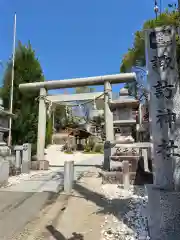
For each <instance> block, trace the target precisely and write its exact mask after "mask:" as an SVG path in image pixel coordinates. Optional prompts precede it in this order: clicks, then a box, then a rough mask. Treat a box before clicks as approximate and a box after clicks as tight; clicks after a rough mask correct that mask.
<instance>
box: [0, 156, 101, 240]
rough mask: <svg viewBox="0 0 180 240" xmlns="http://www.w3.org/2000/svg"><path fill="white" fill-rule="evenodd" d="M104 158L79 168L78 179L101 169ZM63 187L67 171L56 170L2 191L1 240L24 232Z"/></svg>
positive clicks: (0, 205) (0, 195) (76, 173)
mask: <svg viewBox="0 0 180 240" xmlns="http://www.w3.org/2000/svg"><path fill="white" fill-rule="evenodd" d="M102 160H103V156H100V155H95V156H93V157H92V158H90V159H87V160H84V161H81V162H79V163H78V164H77V165H75V176H74V178H75V179H77V178H78V177H79V176H80V175H81V174H82V172H84V171H87V170H89V169H90V168H91V167H93V166H96V165H101V164H102ZM62 187H63V167H61V166H59V167H54V168H53V171H52V172H49V173H43V174H38V173H37V175H34V176H33V177H32V178H31V179H30V180H21V181H20V183H18V184H16V185H12V186H10V187H7V188H5V189H0V239H4V240H8V239H12V235H13V234H15V233H17V232H21V230H22V229H23V227H24V226H25V225H26V224H27V222H29V221H31V220H32V219H33V218H34V217H35V216H36V215H37V213H38V212H39V211H40V210H41V209H42V208H43V207H44V205H45V204H46V203H47V201H48V200H50V199H51V198H52V197H53V196H54V195H55V194H56V193H58V192H59V191H61V190H62Z"/></svg>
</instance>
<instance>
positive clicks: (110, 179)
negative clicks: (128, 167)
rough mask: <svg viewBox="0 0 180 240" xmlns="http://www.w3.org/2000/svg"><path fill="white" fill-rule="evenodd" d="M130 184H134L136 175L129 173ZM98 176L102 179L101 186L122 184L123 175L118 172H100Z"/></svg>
mask: <svg viewBox="0 0 180 240" xmlns="http://www.w3.org/2000/svg"><path fill="white" fill-rule="evenodd" d="M129 175H130V184H132V185H133V184H134V181H135V177H136V173H133V172H131V173H129ZM100 176H101V177H102V184H107V183H110V184H123V173H122V172H119V171H111V172H106V171H101V173H100Z"/></svg>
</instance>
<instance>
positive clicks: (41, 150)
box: [37, 88, 47, 160]
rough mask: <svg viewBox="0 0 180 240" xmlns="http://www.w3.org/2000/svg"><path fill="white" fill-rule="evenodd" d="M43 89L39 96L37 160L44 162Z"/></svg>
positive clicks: (44, 116)
mask: <svg viewBox="0 0 180 240" xmlns="http://www.w3.org/2000/svg"><path fill="white" fill-rule="evenodd" d="M46 94H47V91H46V89H45V88H41V89H40V95H39V118H38V137H37V160H44V149H45V140H46V102H45V97H46Z"/></svg>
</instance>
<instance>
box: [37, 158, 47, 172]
mask: <svg viewBox="0 0 180 240" xmlns="http://www.w3.org/2000/svg"><path fill="white" fill-rule="evenodd" d="M48 169H49V161H47V160H40V161H39V170H48Z"/></svg>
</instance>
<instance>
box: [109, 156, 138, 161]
mask: <svg viewBox="0 0 180 240" xmlns="http://www.w3.org/2000/svg"><path fill="white" fill-rule="evenodd" d="M139 158H140V156H137V155H134V156H133V155H132V156H128V155H121V156H111V160H112V161H117V162H122V161H129V160H131V161H133V160H134V161H138V160H139Z"/></svg>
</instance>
